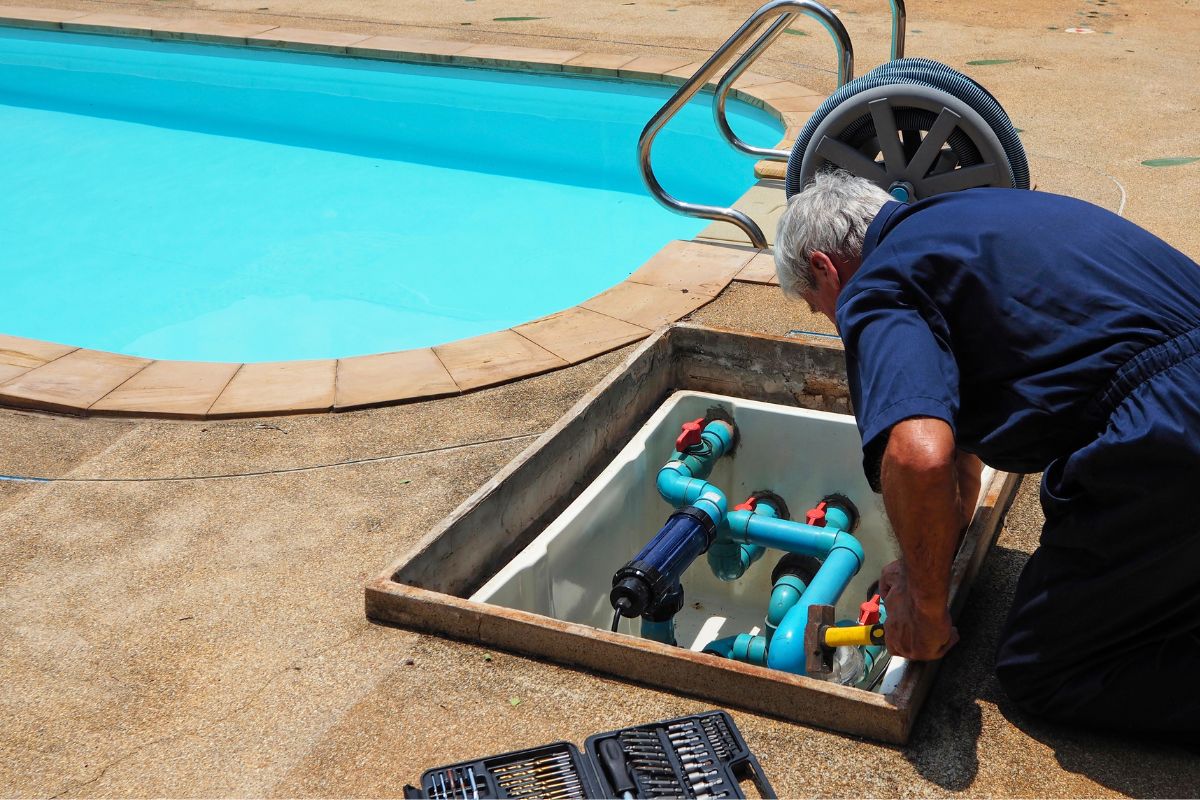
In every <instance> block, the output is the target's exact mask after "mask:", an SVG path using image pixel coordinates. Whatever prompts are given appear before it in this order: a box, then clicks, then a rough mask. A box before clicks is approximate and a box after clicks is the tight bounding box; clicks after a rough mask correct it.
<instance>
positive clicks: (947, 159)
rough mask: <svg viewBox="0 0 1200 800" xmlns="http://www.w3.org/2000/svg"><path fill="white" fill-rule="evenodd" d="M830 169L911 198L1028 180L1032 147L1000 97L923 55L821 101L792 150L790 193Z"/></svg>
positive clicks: (1021, 185) (878, 69) (883, 69)
mask: <svg viewBox="0 0 1200 800" xmlns="http://www.w3.org/2000/svg"><path fill="white" fill-rule="evenodd" d="M830 169H844V170H846V171H847V172H850V173H852V174H854V175H859V176H861V177H864V178H867V179H868V180H870V181H872V182H874V183H875V184H877V185H878V186H880V187H882V188H883V189H884V190H885V191H888V192H890V193H891V194H892V195H893V196H894V197H896V198H897V199H899V200H904V201H908V200H920V199H923V198H926V197H930V196H932V195H935V194H941V193H942V192H950V191H959V190H961V189H970V188H974V187H979V186H997V187H1004V188H1017V189H1028V188H1029V164H1028V161H1027V159H1026V157H1025V149H1024V147H1022V145H1021V140H1020V138H1019V137H1018V136H1017V131H1016V128H1014V127H1013V124H1012V122H1011V121H1010V120H1009V118H1008V115H1007V114H1006V113H1005V112H1004V109H1003V108H1001V106H1000V104H999V103H998V102H997V101H996V99H995V98H994V97H992V95H991V94H990V93H989V92H988V91H987V90H986V89H984V88H983V87H982V86H980V85H979V84H978V83H976V82H975V81H973V80H971V79H970V78H969V77H967V76H966V75H963V74H962V73H960V72H957V71H955V70H953V69H951V68H950V67H947V66H946V65H945V64H940V63H938V62H936V61H930V60H929V59H924V58H901V59H897V60H895V61H889V62H887V63H886V64H883V65H881V66H879V67H876V68H875V69H873V70H871V71H870V72H868V73H867V74H866V75H863V76H862V77H861V78H857V79H855V80H853V81H850V82H849V83H847V84H846V85H844V86H842V87H841V88H839V89H838V90H837V91H835V92H834V93H833V94H831V95H830V96H829V98H828V99H826V100H825V102H824V103H822V104H821V105H820V107H818V108H817V110H816V111H815V112H814V113H813V115H812V117H811V118H810V119H809V121H808V123H807V124H806V125H805V126H804V128H803V129H802V130H801V132H800V135H799V136H798V137H797V138H796V142H795V145H794V146H793V147H792V153H791V156H790V157H789V158H788V165H787V180H786V184H785V188H786V191H787V195H788V197H791V196H792V195H793V194H795V193H797V192H799V191H800V190H801V189H802V188H804V186H806V185H807V184H808V183H809V182H810V181H811V180H812V179H813V177H814V176H815V175H816V174H817V173H818V172H822V171H825V170H830Z"/></svg>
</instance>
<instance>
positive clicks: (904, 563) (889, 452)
mask: <svg viewBox="0 0 1200 800" xmlns="http://www.w3.org/2000/svg"><path fill="white" fill-rule="evenodd" d="M964 462H965V463H960V462H959V459H958V450H957V448H956V447H955V442H954V431H953V430H952V429H951V428H950V426H949V425H948V424H947V423H945V422H944V421H942V420H940V419H934V418H930V417H913V418H911V419H906V420H903V421H901V422H898V423H896V424H895V425H893V426H892V431H891V435H890V436H889V437H888V444H887V449H886V450H884V453H883V463H882V470H881V478H882V483H883V503H884V506H885V507H886V508H887V513H888V520H889V521H890V522H891V523H892V530H893V531H894V532H895V534H896V541H897V543H898V544H899V545H900V561H898V562H896V563H894V564H890V565H889V566H888V567H887V568H885V569H884V571H883V574H882V575H880V579H879V589H880V594H881V595H882V596H883V600H884V603H885V605H886V607H887V621H886V622H885V623H884V631H885V632H886V633H885V635H886V637H887V646H888V650H889V651H890V652H892V653H895V654H896V655H899V656H904V657H906V658H915V659H922V660H928V659H934V658H941V656H942V655H943V654H944V653H945V652H946V651H947V650H949V649H950V647H951V646H953V644H954V643H955V642H956V641H958V634H957V632H956V631H955V630H954V626H953V624H952V623H951V621H950V614H949V612H948V611H947V609H946V606H947V602H948V600H949V597H950V569H951V566H952V565H953V563H954V554H955V552H956V551H957V550H958V542H959V534H960V533H961V532H962V529H963V517H964V510H965V509H964V507H965V506H966V505H968V503H967V501H965V500H964V498H962V497H961V495H960V492H959V481H960V470H961V472H962V473H965V475H964V477H965V478H966V479H967V480H970V476H971V475H972V474H973V473H974V474H977V471H976V469H975V468H974V464H977V463H978V462H977V461H976V462H974V463H971V461H967V460H966V459H964ZM965 482H966V481H964V483H965ZM962 488H964V489H966V490H967V491H966V494H970V492H971V491H972V490H971V487H970V486H963V487H962ZM974 492H975V495H976V496H978V492H979V484H978V479H977V478H976V479H975V482H974ZM972 504H973V503H972Z"/></svg>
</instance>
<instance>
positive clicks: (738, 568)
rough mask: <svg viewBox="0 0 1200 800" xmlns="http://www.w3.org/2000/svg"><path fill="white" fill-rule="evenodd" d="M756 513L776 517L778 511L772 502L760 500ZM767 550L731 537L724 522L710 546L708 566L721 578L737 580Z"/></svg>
mask: <svg viewBox="0 0 1200 800" xmlns="http://www.w3.org/2000/svg"><path fill="white" fill-rule="evenodd" d="M754 513H756V514H765V515H766V516H768V517H774V516H777V513H778V512H777V509H776V508H775V506H773V505H771V504H770V502H768V501H766V500H759V501H758V504H757V506H756V508H755V512H754ZM766 551H767V548H765V547H763V546H762V545H757V544H745V543H741V542H735V541H733V540H732V539H731V538H729V526H728V525H724V524H722V525H721V526H720V527H719V528H718V529H717V537H716V539H715V540H714V541H713V543H712V546H711V547H709V548H708V556H707V558H708V567H709V569H711V570H712V574H713V575H715V576H717V578H719V579H720V580H723V581H736V580H737V579H738V578H740V577H742V576H743V575H745V574H746V570H748V569H749V568H750V565H751V564H753V563H754V562H755V561H758V560H759V559H760V558H762V555H763V553H765V552H766Z"/></svg>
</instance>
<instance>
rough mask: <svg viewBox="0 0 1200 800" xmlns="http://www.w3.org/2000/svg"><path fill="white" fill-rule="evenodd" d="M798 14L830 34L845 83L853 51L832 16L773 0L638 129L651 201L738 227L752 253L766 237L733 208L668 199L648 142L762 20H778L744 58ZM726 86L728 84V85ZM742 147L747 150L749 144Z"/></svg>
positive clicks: (807, 5)
mask: <svg viewBox="0 0 1200 800" xmlns="http://www.w3.org/2000/svg"><path fill="white" fill-rule="evenodd" d="M800 13H805V14H811V15H812V16H815V17H816V18H817V19H819V20H820V21H821V23H822V24H824V25H825V26H826V28H827V29H828V30H829V31H830V33H831V34H833V38H834V41H835V42H836V43H837V46H838V79H839V81H841V80H842V79H843V78H844V79H845V80H850V79H851V78H852V77H853V75H854V50H853V47H852V46H851V44H850V34H848V33H847V32H846V27H845V26H844V25H842V22H841V20H839V19H838V18H837V17H836V16H834V14H833V12H832V11H830V10H829V9H828V8H826V7H825V6H823V5H821V4H820V3H816V2H813V1H812V0H773V2H770V3H767V4H766V5H764V6H763V7H762V8H760V9H758V11H755V12H754V13H753V14H751V15H750V18H749V19H747V20H746V21H745V22H744V23H743V24H742V26H741V27H740V28H738V29H737V30H736V31H735V32H734V34H733V35H732V36H730V37H729V39H728V40H726V42H725V44H723V45H721V46H720V47H718V48H717V50H716V52H714V53H713V54H712V55H711V56H709V58H708V60H707V61H705V62H704V64H703V65H701V67H700V69H699V70H697V71H696V74H695V75H693V76H692V77H691V78H689V79H688V80H687V81H686V82H685V83H684V84H683V85H682V86H680V87H679V89H678V90H676V92H675V94H673V95H671V99H670V100H668V101H667V102H666V104H665V105H664V106H663V107H662V108H660V109H659V110H658V113H656V114H655V115H654V116H653V117H652V118H651V119H650V121H649V122H648V123H646V127H645V128H643V129H642V135H641V137H640V138H639V139H638V166H639V167H640V168H641V170H642V180H643V181H645V183H646V188H647V189H649V190H650V196H651V197H653V198H654V199H655V200H657V201H658V202H659V203H660V204H662V205H663V206H665V207H666V208H669V209H670V210H672V211H674V212H676V213H678V214H684V215H687V216H692V217H700V218H701V219H711V220H718V221H721V222H729V223H732V224H734V225H736V226H738V227H739V228H741V229H742V230H743V231H744V232H745V234H746V235H747V236H748V237H750V243H751V244H752V245H754V246H755V247H758V248H765V247H766V246H767V238H766V236H764V235H763V232H762V228H760V227H759V226H758V223H756V222H755V221H754V220H752V219H750V217H749V216H747V215H746V214H745V213H744V212H742V211H739V210H738V209H736V208H722V207H720V206H708V205H703V204H700V203H688V202H685V201H683V200H679V199H677V198H675V197H672V196H671V195H670V194H668V193H667V191H666V190H665V189H663V187H662V184H660V183H659V182H658V179H657V178H656V177H655V176H654V168H653V166H652V165H651V163H650V151H651V149H652V148H653V146H654V137H656V136H657V135H658V133H659V131H661V130H662V129H663V126H665V125H666V124H667V122H669V121H670V119H671V118H672V117H673V116H675V114H676V113H678V111H679V109H681V108H683V106H684V105H685V104H686V103H687V102H688V101H689V100H691V99H692V97H693V95H695V94H696V92H698V91H700V89H701V88H702V87H703V86H704V84H705V83H707V82H708V79H709V78H711V77H712V76H713V75H715V74H716V73H717V71H718V70H719V69H720V68H721V67H722V66H723V65H724V64H725V62H726V61H728V60H729V57H730V53H731V51H732V50H734V49H735V48H737V47H740V46H741V45H742V44H743V43H745V42H746V41H747V40H748V39H749V38H750V37H751V36H752V35H753V34H754V32H755V30H756V29H757V28H758V27H759V25H760V24H761V23H762V21H763V20H764V19H766V18H768V17H779V19H777V20H776V21H775V22H774V24H772V25H771V27H770V28H769V29H768V30H767V31H766V32H765V33H764V34H763V35H762V36H761V37H759V40H758V41H757V42H755V43H754V45H752V46H751V48H750V49H749V50H747V51H746V52H747V54H749V53H750V52H752V51H755V48H758V49H757V51H755V52H754V56H755V57H757V55H758V53H760V52H761V51H762V49H763V48H765V47H766V46H767V45H769V44H770V43H771V42H772V41H774V39H775V37H777V36H778V35H779V34H780V33H782V32H783V29H784V28H785V27H787V25H788V24H789V23H790V22H791V21H792V19H794V18H795V17H796V15H797V14H800ZM743 58H745V57H743ZM745 60H746V64H747V65H749V63H750V62H751V61H752V60H753V58H749V59H745ZM743 69H744V67H743ZM739 74H740V73H739ZM734 77H735V78H736V77H737V76H736V75H735V76H734ZM730 82H731V83H732V81H730ZM722 116H723V115H722ZM746 146H747V147H749V145H746Z"/></svg>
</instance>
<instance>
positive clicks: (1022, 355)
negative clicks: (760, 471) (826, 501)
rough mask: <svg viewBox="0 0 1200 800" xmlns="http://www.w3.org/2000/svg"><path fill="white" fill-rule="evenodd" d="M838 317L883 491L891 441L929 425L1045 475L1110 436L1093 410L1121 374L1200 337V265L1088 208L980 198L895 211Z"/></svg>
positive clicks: (876, 235) (1059, 200)
mask: <svg viewBox="0 0 1200 800" xmlns="http://www.w3.org/2000/svg"><path fill="white" fill-rule="evenodd" d="M837 320H838V328H839V330H840V332H841V335H842V339H843V341H844V342H845V345H846V360H847V367H848V370H849V376H850V391H851V398H852V401H853V403H854V409H855V414H856V415H857V417H858V425H859V430H860V432H861V433H862V440H863V454H864V466H865V467H866V470H867V475H868V477H869V478H870V479H871V480H872V483H873V485H875V487H876V489H878V464H879V458H880V457H881V455H882V452H883V448H884V445H886V442H887V434H888V432H889V431H890V430H891V427H892V426H893V425H895V424H896V423H897V422H900V421H902V420H904V419H908V418H910V417H918V416H920V417H936V418H938V419H942V420H945V421H946V422H947V423H949V424H950V426H951V427H952V428H953V429H954V431H955V436H956V439H957V442H958V446H959V448H961V449H963V450H966V451H968V452H972V453H976V454H977V455H979V456H980V457H981V458H982V459H983V460H984V462H986V463H987V464H989V465H991V466H993V467H996V468H998V469H1002V470H1006V471H1012V472H1038V471H1041V470H1043V469H1045V467H1046V465H1047V464H1049V463H1050V462H1051V461H1052V460H1054V459H1055V458H1057V457H1059V456H1063V455H1066V454H1068V453H1070V452H1073V451H1074V450H1076V449H1078V448H1079V447H1081V446H1082V445H1083V444H1086V443H1087V442H1088V441H1090V440H1091V439H1092V438H1094V436H1095V435H1096V432H1097V431H1096V428H1095V422H1094V421H1089V420H1088V419H1087V417H1086V415H1085V414H1084V413H1083V412H1084V410H1085V408H1086V407H1087V404H1088V402H1089V401H1090V400H1092V399H1093V398H1094V397H1096V396H1097V394H1098V393H1100V392H1101V391H1102V390H1103V389H1104V387H1105V385H1106V384H1107V383H1108V381H1109V380H1110V379H1111V378H1112V376H1113V372H1114V371H1115V370H1116V369H1117V368H1118V367H1120V366H1121V365H1122V364H1124V363H1125V362H1126V361H1128V360H1129V359H1130V358H1132V357H1133V356H1134V355H1136V354H1137V353H1138V352H1140V351H1141V350H1143V349H1145V348H1146V347H1149V346H1151V345H1154V344H1158V343H1159V342H1163V341H1165V340H1167V339H1170V338H1172V337H1174V336H1177V335H1179V334H1181V333H1184V332H1186V331H1189V330H1191V329H1193V328H1196V327H1197V326H1200V268H1198V267H1197V265H1196V263H1195V262H1193V261H1192V260H1191V259H1190V258H1188V257H1187V256H1185V255H1183V254H1182V253H1180V252H1179V251H1178V250H1175V249H1174V248H1172V247H1171V246H1169V245H1168V244H1166V243H1165V242H1163V241H1162V240H1161V239H1158V238H1157V237H1155V236H1153V235H1152V234H1150V233H1149V232H1147V231H1145V230H1142V229H1141V228H1139V227H1138V226H1136V225H1134V224H1133V223H1131V222H1129V221H1127V220H1124V219H1122V218H1120V217H1118V216H1116V215H1115V214H1112V213H1110V212H1108V211H1105V210H1104V209H1101V208H1098V207H1096V206H1093V205H1090V204H1088V203H1085V202H1083V201H1081V200H1075V199H1073V198H1069V197H1061V196H1058V195H1053V194H1047V193H1044V192H1035V191H1023V190H1012V189H970V190H967V191H964V192H955V193H950V194H941V195H937V196H935V197H931V198H929V199H927V200H922V201H920V202H918V203H914V204H912V205H902V204H900V203H887V204H886V205H884V207H883V208H882V209H881V210H880V212H879V214H878V216H877V217H876V218H875V220H874V222H872V223H871V225H870V227H869V228H868V229H867V235H866V241H865V242H864V246H863V263H862V266H861V267H860V268H859V270H858V272H857V273H855V274H854V275H853V276H852V277H851V278H850V280H849V281H847V282H846V284H845V285H844V286H843V287H842V292H841V294H840V296H839V297H838V307H837Z"/></svg>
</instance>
